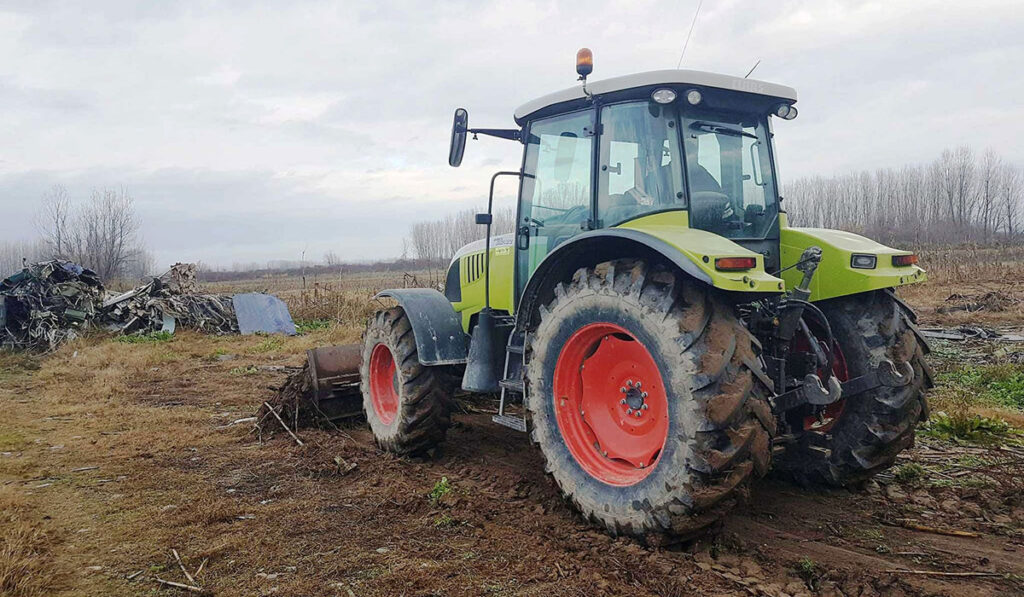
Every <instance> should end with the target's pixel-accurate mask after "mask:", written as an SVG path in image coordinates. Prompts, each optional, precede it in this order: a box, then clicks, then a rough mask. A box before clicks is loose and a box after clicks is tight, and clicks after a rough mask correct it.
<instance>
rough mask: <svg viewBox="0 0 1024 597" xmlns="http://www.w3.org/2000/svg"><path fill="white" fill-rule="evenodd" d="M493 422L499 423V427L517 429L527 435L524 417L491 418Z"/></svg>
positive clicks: (499, 416) (495, 416) (496, 416)
mask: <svg viewBox="0 0 1024 597" xmlns="http://www.w3.org/2000/svg"><path fill="white" fill-rule="evenodd" d="M491 420H492V421H494V422H495V423H497V424H498V425H502V426H504V427H508V428H509V429H515V430H516V431H522V432H523V433H526V419H523V418H522V417H511V416H509V415H494V416H493V417H491Z"/></svg>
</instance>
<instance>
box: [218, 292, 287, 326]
mask: <svg viewBox="0 0 1024 597" xmlns="http://www.w3.org/2000/svg"><path fill="white" fill-rule="evenodd" d="M231 302H232V303H234V305H235V317H236V318H237V319H238V331H239V332H241V333H242V334H246V335H248V334H255V333H256V332H264V333H267V334H287V335H289V336H294V335H295V322H293V321H292V316H291V314H290V313H288V306H287V305H285V304H284V301H282V300H281V299H279V298H277V297H276V296H273V295H270V294H260V293H258V292H248V293H245V294H236V295H234V296H232V297H231Z"/></svg>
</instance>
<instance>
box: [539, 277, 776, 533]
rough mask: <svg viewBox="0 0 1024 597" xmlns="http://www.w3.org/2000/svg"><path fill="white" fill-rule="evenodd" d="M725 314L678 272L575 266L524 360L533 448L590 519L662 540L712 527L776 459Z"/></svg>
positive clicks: (748, 357)
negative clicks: (667, 536) (569, 282)
mask: <svg viewBox="0 0 1024 597" xmlns="http://www.w3.org/2000/svg"><path fill="white" fill-rule="evenodd" d="M755 368H756V369H758V370H760V359H759V357H758V355H757V354H756V352H755V350H754V347H753V343H752V338H751V336H750V334H749V333H748V332H747V330H746V328H744V327H743V326H742V324H741V323H740V322H739V321H738V319H737V318H736V316H735V315H734V313H733V310H732V308H731V307H729V306H728V305H726V304H725V303H723V302H721V301H720V300H719V299H717V298H716V297H713V296H712V295H711V294H710V293H709V291H708V290H707V289H705V288H704V287H703V286H700V285H698V284H697V283H695V282H692V281H690V280H689V279H686V278H683V277H682V276H680V275H678V274H676V273H675V272H673V271H669V270H666V269H664V268H660V267H654V268H649V267H648V265H647V264H646V263H645V262H643V261H637V260H618V261H611V262H606V263H602V264H600V265H598V266H596V267H594V268H586V269H580V270H579V271H577V272H576V275H575V276H574V278H573V281H572V283H571V284H569V285H567V286H564V285H559V286H558V287H557V288H556V290H555V298H554V299H553V300H552V301H551V302H550V303H549V304H548V305H546V306H545V307H543V308H542V309H541V321H540V324H539V325H538V327H537V329H536V330H535V331H534V332H533V333H532V334H531V341H530V345H529V350H528V351H527V378H528V388H527V406H528V410H529V413H530V422H531V426H532V432H531V437H532V439H533V441H534V442H535V443H537V444H538V446H539V447H540V449H541V452H542V453H543V455H544V458H545V463H546V470H547V471H548V472H549V473H550V474H551V475H552V476H553V477H554V480H555V481H556V483H557V484H558V485H559V487H560V488H561V490H562V492H563V493H564V494H565V495H566V496H567V497H568V498H569V499H570V500H571V501H572V502H573V503H574V504H575V505H576V507H577V508H578V509H579V510H580V511H581V512H582V513H583V514H584V516H586V517H588V518H589V519H591V520H593V521H594V522H597V523H599V524H601V525H602V526H604V527H605V528H606V529H608V531H609V532H611V533H612V534H615V535H620V534H623V535H631V536H635V537H639V538H643V539H646V540H649V541H654V542H663V541H664V539H665V536H666V535H670V536H675V537H676V538H684V539H685V538H689V537H692V536H694V535H696V534H699V533H700V532H702V531H703V530H704V529H705V528H706V527H708V526H709V525H711V524H713V523H715V522H717V521H718V520H719V519H720V518H721V517H722V516H723V515H724V514H725V512H727V511H728V510H729V509H730V508H731V507H732V506H733V505H734V504H735V503H736V502H737V498H738V497H739V496H740V495H741V494H742V493H743V491H744V490H745V487H746V484H747V483H748V481H749V480H750V479H752V478H754V477H757V476H761V475H763V474H764V473H765V472H766V471H767V469H768V467H769V463H770V458H771V446H770V443H771V440H770V438H771V434H772V433H774V430H775V427H774V419H773V416H772V414H771V412H770V408H769V406H768V403H767V401H766V399H765V396H766V392H765V389H764V387H763V386H762V384H761V382H760V381H758V378H757V376H756V375H754V372H753V371H752V369H755Z"/></svg>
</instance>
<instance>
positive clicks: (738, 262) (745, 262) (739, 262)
mask: <svg viewBox="0 0 1024 597" xmlns="http://www.w3.org/2000/svg"><path fill="white" fill-rule="evenodd" d="M756 265H757V259H756V258H754V257H719V258H717V259H715V269H717V270H718V271H723V272H738V271H743V270H748V269H753V268H754V267H755V266H756Z"/></svg>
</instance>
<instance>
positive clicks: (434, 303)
mask: <svg viewBox="0 0 1024 597" xmlns="http://www.w3.org/2000/svg"><path fill="white" fill-rule="evenodd" d="M381 297H388V298H393V299H395V300H396V301H398V304H399V305H401V306H402V309H404V310H405V314H406V316H407V317H408V318H409V323H411V324H412V333H413V336H414V337H415V338H416V356H417V357H418V360H419V362H420V363H421V364H423V365H461V364H465V362H466V359H467V357H468V348H469V343H468V340H469V338H468V336H466V333H465V332H463V331H462V322H461V320H460V318H459V315H458V313H456V312H455V309H453V308H452V305H451V303H449V302H448V299H446V298H445V296H444V295H443V294H441V293H440V292H438V291H436V290H433V289H431V288H396V289H389V290H382V291H380V292H379V293H377V296H376V297H374V298H381Z"/></svg>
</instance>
